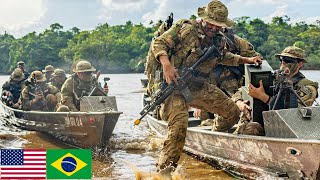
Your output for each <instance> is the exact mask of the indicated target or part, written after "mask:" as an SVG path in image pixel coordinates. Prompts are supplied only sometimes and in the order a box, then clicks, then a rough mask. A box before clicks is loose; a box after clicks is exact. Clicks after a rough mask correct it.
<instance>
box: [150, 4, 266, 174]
mask: <svg viewBox="0 0 320 180" xmlns="http://www.w3.org/2000/svg"><path fill="white" fill-rule="evenodd" d="M198 15H199V17H200V18H201V20H199V21H189V20H180V21H178V22H177V23H176V24H175V25H173V26H172V27H171V28H170V29H169V30H167V31H166V32H164V33H163V34H162V35H161V36H159V37H157V38H155V40H154V44H153V46H152V51H153V54H154V55H155V58H156V59H157V60H158V61H159V62H160V63H161V65H162V67H163V73H164V78H165V80H166V82H167V83H168V84H170V83H177V78H178V77H179V74H178V71H177V69H181V68H184V67H189V66H191V65H192V64H193V63H195V62H196V61H197V60H198V59H199V57H200V56H201V54H202V52H203V51H202V49H204V48H206V47H210V46H212V45H215V46H216V47H218V48H219V49H220V50H223V49H225V46H226V44H225V39H224V38H223V35H222V34H220V30H221V28H222V27H230V26H231V25H232V24H233V22H232V21H231V20H230V19H228V10H227V7H226V6H225V5H224V4H222V3H221V2H220V1H217V0H214V1H212V2H210V3H209V4H208V5H207V6H206V7H204V8H199V9H198ZM169 50H172V51H171V52H172V53H171V57H170V60H169V57H168V51H169ZM261 62H262V60H261V59H260V57H253V58H248V57H242V56H240V55H234V54H232V53H230V52H225V51H223V56H222V57H221V58H218V59H217V58H213V59H210V60H206V61H205V62H204V63H203V64H201V65H200V66H199V67H198V68H197V71H196V72H195V77H194V78H193V79H191V80H190V81H191V82H192V84H191V86H189V89H190V91H191V93H192V96H193V101H192V102H191V103H189V104H190V105H191V106H193V107H196V108H200V109H204V110H207V111H209V112H212V113H216V114H219V115H221V116H222V117H224V120H225V121H228V122H234V123H236V122H237V120H238V117H239V115H240V111H239V109H238V107H237V106H236V104H235V103H234V102H233V101H232V100H231V99H229V98H228V96H227V95H225V94H224V93H223V91H221V90H220V89H219V88H217V86H216V85H214V84H210V82H209V74H210V72H211V71H212V69H213V68H214V67H215V66H216V65H217V63H224V64H225V65H233V66H238V65H239V64H240V63H255V64H260V63H261ZM176 68H177V69H176ZM203 80H204V81H203ZM163 112H164V113H163V117H162V119H167V120H168V133H167V137H166V139H165V142H164V145H163V149H162V151H161V153H160V157H159V159H158V162H157V170H158V171H160V172H161V173H168V172H170V171H172V170H174V168H175V167H176V166H177V162H178V160H179V158H180V154H181V152H182V149H183V146H184V143H185V136H186V130H187V126H188V117H189V115H188V104H187V102H186V101H185V99H184V97H183V95H182V94H181V92H179V91H175V92H174V93H172V94H171V95H170V96H169V97H168V98H167V99H166V101H165V102H164V111H163Z"/></svg>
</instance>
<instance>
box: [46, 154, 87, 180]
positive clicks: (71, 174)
mask: <svg viewBox="0 0 320 180" xmlns="http://www.w3.org/2000/svg"><path fill="white" fill-rule="evenodd" d="M91 164H92V158H91V150H90V149H48V150H47V179H91Z"/></svg>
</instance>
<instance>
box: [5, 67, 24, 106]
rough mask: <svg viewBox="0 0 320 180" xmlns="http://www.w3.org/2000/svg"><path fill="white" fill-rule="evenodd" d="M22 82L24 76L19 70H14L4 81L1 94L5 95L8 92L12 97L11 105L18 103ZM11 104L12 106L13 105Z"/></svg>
mask: <svg viewBox="0 0 320 180" xmlns="http://www.w3.org/2000/svg"><path fill="white" fill-rule="evenodd" d="M23 80H24V74H23V71H22V70H21V69H20V68H16V69H15V70H14V71H13V72H12V73H11V76H10V79H9V80H8V81H6V82H5V83H4V84H3V85H2V94H3V95H4V94H7V93H6V91H7V92H10V93H9V94H11V95H12V97H11V98H12V103H13V104H15V103H17V102H18V100H19V98H20V93H21V86H22V83H23ZM13 104H12V105H13Z"/></svg>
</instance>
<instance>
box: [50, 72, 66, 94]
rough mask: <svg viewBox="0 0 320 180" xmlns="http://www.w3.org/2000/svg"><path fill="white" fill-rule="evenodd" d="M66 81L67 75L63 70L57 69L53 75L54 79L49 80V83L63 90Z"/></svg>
mask: <svg viewBox="0 0 320 180" xmlns="http://www.w3.org/2000/svg"><path fill="white" fill-rule="evenodd" d="M66 79H67V78H66V73H65V72H64V70H63V69H55V70H54V72H53V73H52V78H51V79H50V80H49V83H50V84H51V85H53V86H55V87H57V88H58V89H59V90H61V87H62V85H63V83H64V82H65V81H66Z"/></svg>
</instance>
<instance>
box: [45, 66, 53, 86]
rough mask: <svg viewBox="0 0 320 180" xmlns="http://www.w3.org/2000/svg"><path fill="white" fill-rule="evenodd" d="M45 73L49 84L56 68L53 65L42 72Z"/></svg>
mask: <svg viewBox="0 0 320 180" xmlns="http://www.w3.org/2000/svg"><path fill="white" fill-rule="evenodd" d="M42 72H43V73H45V76H46V79H47V80H46V82H47V83H48V82H49V80H50V79H51V78H52V73H53V72H54V67H53V66H52V65H47V66H46V67H45V68H44V70H42Z"/></svg>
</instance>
